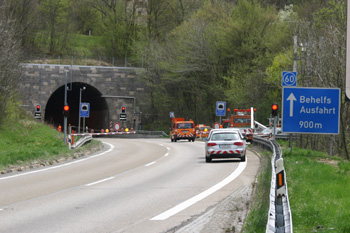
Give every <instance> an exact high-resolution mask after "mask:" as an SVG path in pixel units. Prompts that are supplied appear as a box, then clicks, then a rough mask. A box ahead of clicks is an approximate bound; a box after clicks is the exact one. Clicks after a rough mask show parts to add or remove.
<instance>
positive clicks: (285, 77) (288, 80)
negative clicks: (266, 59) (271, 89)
mask: <svg viewBox="0 0 350 233" xmlns="http://www.w3.org/2000/svg"><path fill="white" fill-rule="evenodd" d="M282 86H283V87H285V86H293V87H296V86H297V72H293V71H283V72H282Z"/></svg>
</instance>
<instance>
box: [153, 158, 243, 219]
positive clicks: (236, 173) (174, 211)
mask: <svg viewBox="0 0 350 233" xmlns="http://www.w3.org/2000/svg"><path fill="white" fill-rule="evenodd" d="M246 166H247V161H246V162H240V163H239V165H238V167H237V169H236V170H234V172H232V173H231V175H229V176H228V177H226V178H225V179H224V180H222V181H221V182H219V183H217V184H216V185H214V186H212V187H211V188H209V189H207V190H205V191H204V192H202V193H200V194H198V195H196V196H194V197H192V198H190V199H188V200H187V201H184V202H182V203H180V204H178V205H177V206H175V207H173V208H171V209H169V210H167V211H165V212H163V213H161V214H159V215H157V216H155V217H153V218H151V219H150V220H151V221H153V220H165V219H167V218H169V217H171V216H173V215H175V214H177V213H179V212H180V211H182V210H184V209H186V208H188V207H190V206H191V205H194V204H195V203H197V202H198V201H200V200H202V199H204V198H206V197H207V196H209V195H211V194H213V193H214V192H216V191H218V190H219V189H221V188H222V187H224V186H225V185H227V184H228V183H230V182H231V181H233V180H234V179H236V178H237V177H238V176H239V175H240V174H241V173H242V172H243V171H244V169H245V168H246Z"/></svg>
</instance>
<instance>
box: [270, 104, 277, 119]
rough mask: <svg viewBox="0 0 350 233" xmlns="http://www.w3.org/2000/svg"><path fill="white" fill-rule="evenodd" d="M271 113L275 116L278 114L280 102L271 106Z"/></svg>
mask: <svg viewBox="0 0 350 233" xmlns="http://www.w3.org/2000/svg"><path fill="white" fill-rule="evenodd" d="M271 110H272V111H271V114H272V116H273V117H275V116H278V104H273V105H272V106H271Z"/></svg>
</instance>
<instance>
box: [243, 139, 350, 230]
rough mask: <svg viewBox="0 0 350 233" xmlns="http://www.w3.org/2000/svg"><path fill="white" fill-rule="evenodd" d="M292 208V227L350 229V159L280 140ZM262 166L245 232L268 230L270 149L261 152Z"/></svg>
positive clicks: (297, 228)
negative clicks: (291, 148) (291, 151)
mask: <svg viewBox="0 0 350 233" xmlns="http://www.w3.org/2000/svg"><path fill="white" fill-rule="evenodd" d="M279 143H280V145H281V147H282V148H285V149H283V152H282V153H283V159H284V167H285V169H286V173H287V185H288V195H289V201H290V206H291V210H292V219H293V230H294V232H295V233H304V232H334V233H343V232H350V222H349V219H350V209H349V208H348V206H349V205H350V186H349V184H350V162H349V161H348V160H345V159H343V158H340V157H337V156H334V157H330V156H329V155H328V154H327V153H324V152H319V151H315V150H308V149H302V148H298V147H293V153H292V154H291V153H290V149H289V148H287V144H288V143H287V142H285V141H279ZM261 155H262V158H261V162H262V163H261V164H262V169H261V173H260V175H259V177H258V184H257V185H256V187H255V190H254V196H253V202H252V206H251V211H250V213H249V214H248V217H247V220H246V223H245V225H244V229H243V231H242V232H244V233H247V232H254V233H255V232H265V230H266V224H267V214H268V209H269V205H268V201H267V200H269V193H270V183H271V158H270V157H271V153H270V152H263V153H261Z"/></svg>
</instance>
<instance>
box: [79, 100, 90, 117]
mask: <svg viewBox="0 0 350 233" xmlns="http://www.w3.org/2000/svg"><path fill="white" fill-rule="evenodd" d="M89 115H90V103H80V117H89Z"/></svg>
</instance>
